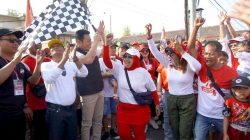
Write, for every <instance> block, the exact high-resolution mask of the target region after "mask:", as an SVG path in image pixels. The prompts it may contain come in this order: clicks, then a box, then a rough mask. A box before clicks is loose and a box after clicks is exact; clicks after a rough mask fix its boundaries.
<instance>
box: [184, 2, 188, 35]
mask: <svg viewBox="0 0 250 140" xmlns="http://www.w3.org/2000/svg"><path fill="white" fill-rule="evenodd" d="M184 15H185V17H184V20H185V38H186V40H188V37H189V36H188V19H189V18H188V0H185V1H184Z"/></svg>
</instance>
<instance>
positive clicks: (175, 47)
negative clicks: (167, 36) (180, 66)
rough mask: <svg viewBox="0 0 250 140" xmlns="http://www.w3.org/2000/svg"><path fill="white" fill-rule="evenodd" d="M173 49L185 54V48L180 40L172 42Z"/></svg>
mask: <svg viewBox="0 0 250 140" xmlns="http://www.w3.org/2000/svg"><path fill="white" fill-rule="evenodd" d="M172 47H173V49H175V50H176V51H177V52H178V53H180V54H183V53H184V50H183V49H182V46H181V44H180V43H179V41H177V40H175V41H174V42H173V44H172Z"/></svg>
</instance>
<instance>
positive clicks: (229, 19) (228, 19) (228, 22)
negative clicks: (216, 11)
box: [226, 16, 231, 24]
mask: <svg viewBox="0 0 250 140" xmlns="http://www.w3.org/2000/svg"><path fill="white" fill-rule="evenodd" d="M230 21H231V17H230V16H227V17H226V23H227V24H230Z"/></svg>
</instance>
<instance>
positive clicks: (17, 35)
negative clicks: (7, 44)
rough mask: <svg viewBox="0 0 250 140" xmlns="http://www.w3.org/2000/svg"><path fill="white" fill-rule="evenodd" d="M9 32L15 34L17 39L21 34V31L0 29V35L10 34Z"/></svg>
mask: <svg viewBox="0 0 250 140" xmlns="http://www.w3.org/2000/svg"><path fill="white" fill-rule="evenodd" d="M11 34H13V35H15V36H16V37H17V38H18V39H19V38H21V37H22V36H23V32H22V31H11V30H10V29H7V28H2V29H0V37H1V36H4V35H11Z"/></svg>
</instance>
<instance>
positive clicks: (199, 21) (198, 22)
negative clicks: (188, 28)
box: [194, 17, 206, 28]
mask: <svg viewBox="0 0 250 140" xmlns="http://www.w3.org/2000/svg"><path fill="white" fill-rule="evenodd" d="M205 21H206V20H205V19H204V18H202V17H197V18H195V20H194V26H195V27H198V28H200V27H201V26H202V25H203V24H204V23H205Z"/></svg>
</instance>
